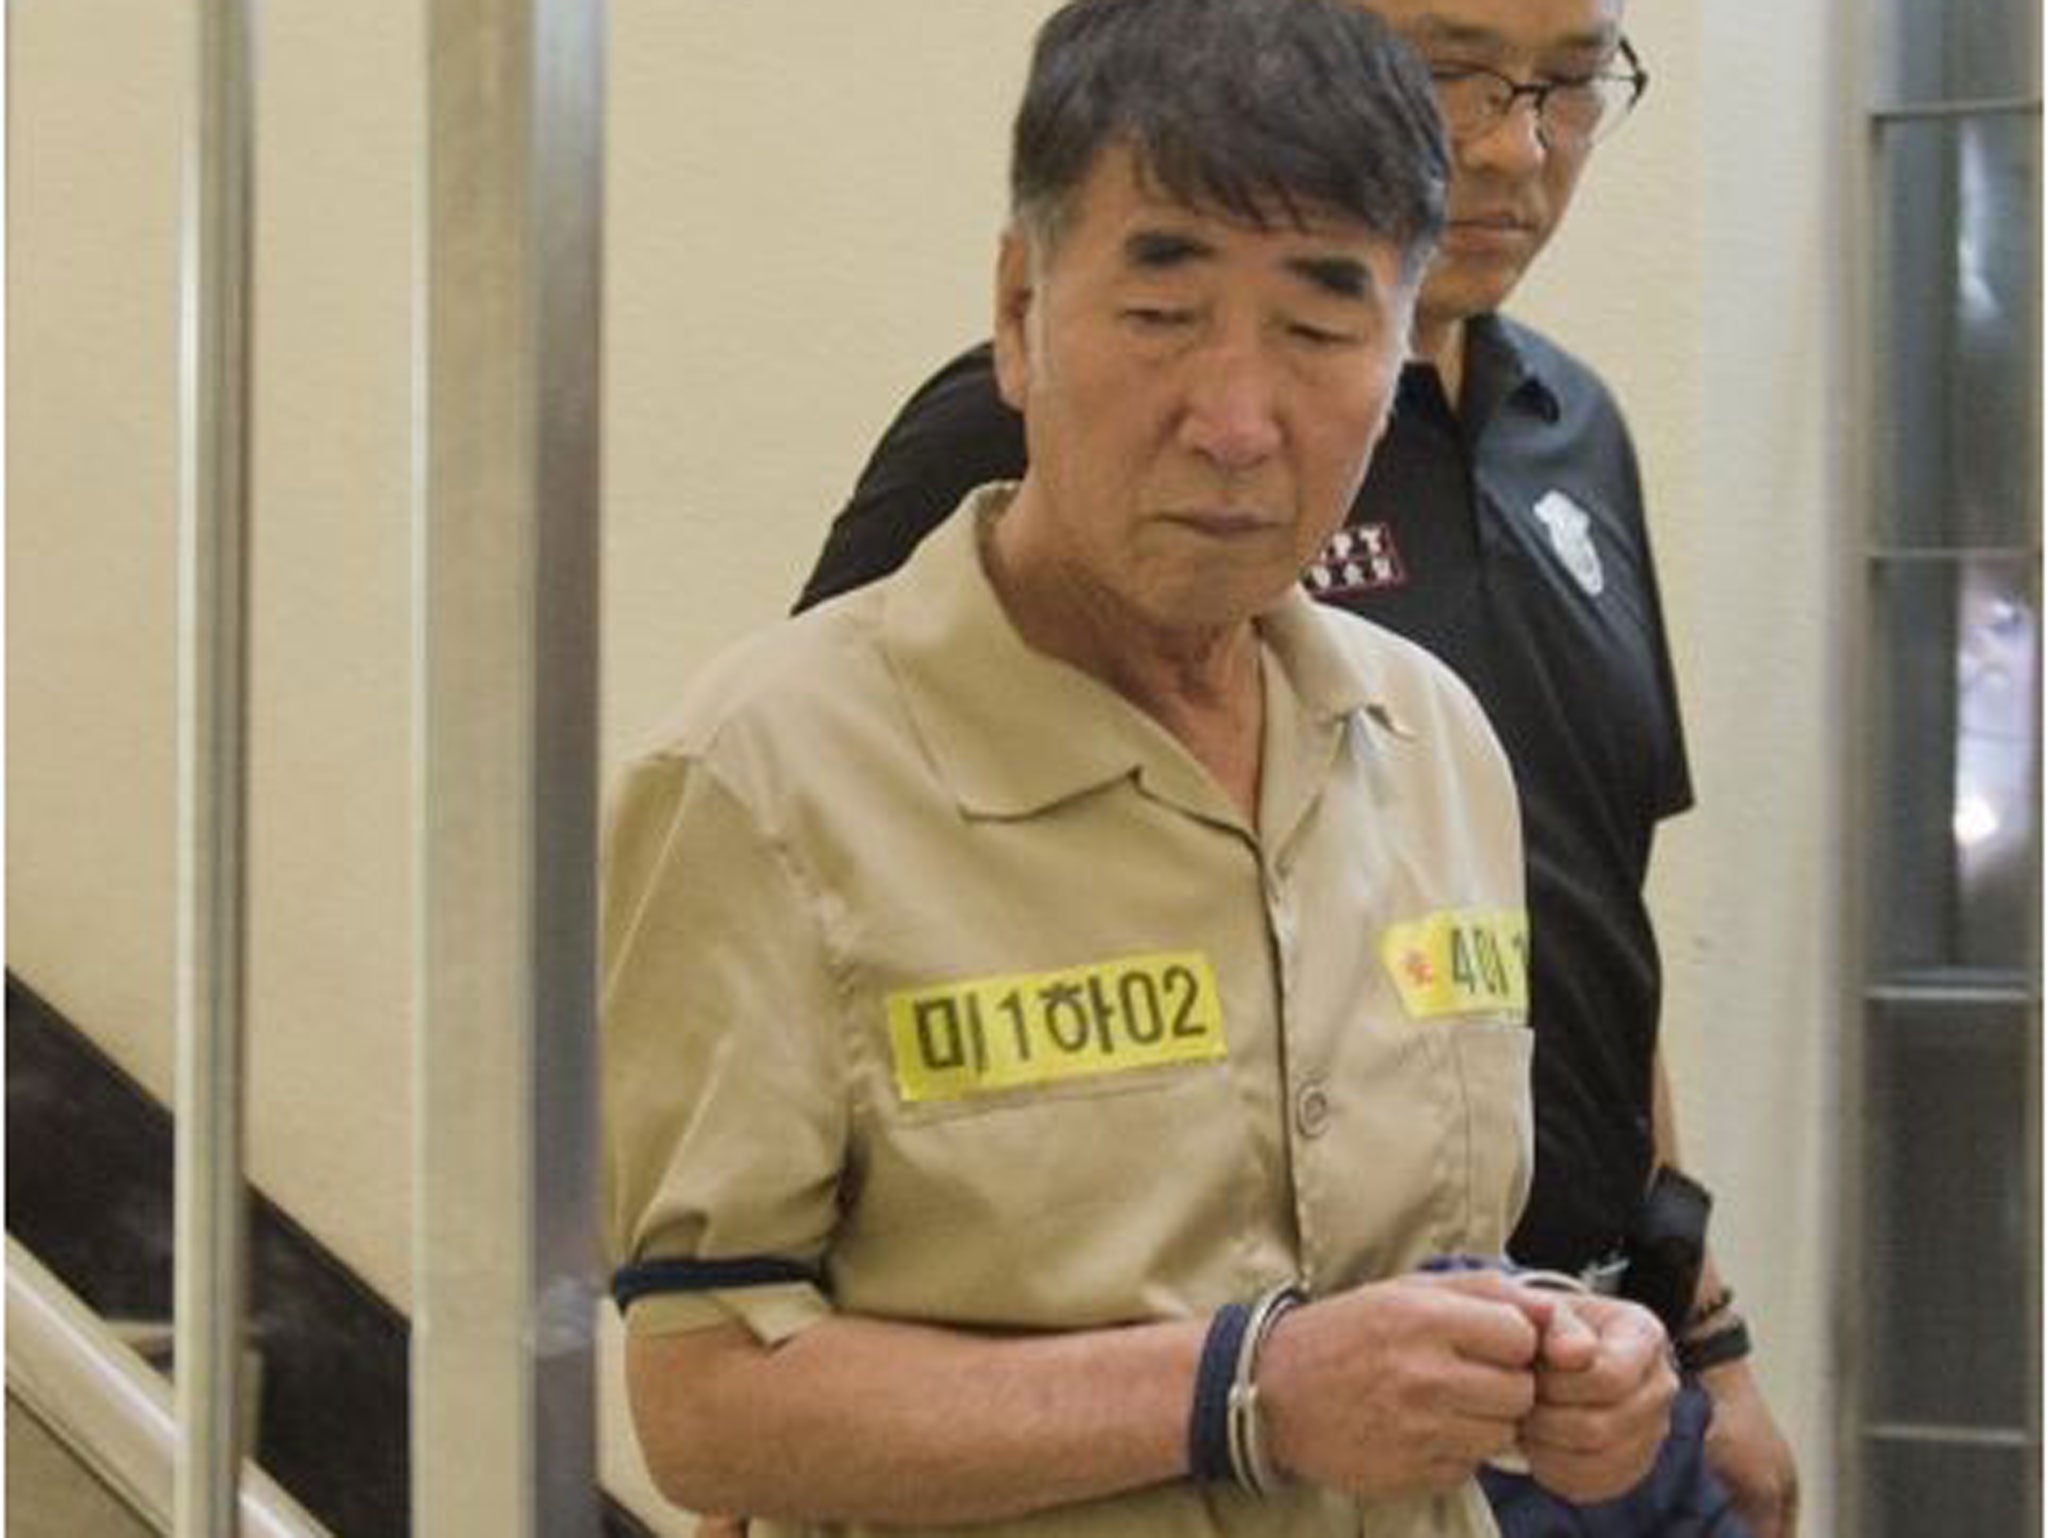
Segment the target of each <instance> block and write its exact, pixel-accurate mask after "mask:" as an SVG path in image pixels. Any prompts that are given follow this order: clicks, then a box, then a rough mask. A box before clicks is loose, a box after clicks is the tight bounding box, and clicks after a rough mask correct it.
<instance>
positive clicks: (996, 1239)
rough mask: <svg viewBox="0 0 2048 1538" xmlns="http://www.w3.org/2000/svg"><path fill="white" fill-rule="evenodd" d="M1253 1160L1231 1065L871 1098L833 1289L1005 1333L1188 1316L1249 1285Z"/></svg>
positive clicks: (884, 1306)
mask: <svg viewBox="0 0 2048 1538" xmlns="http://www.w3.org/2000/svg"><path fill="white" fill-rule="evenodd" d="M1253 1168H1254V1161H1253V1159H1252V1157H1251V1154H1250V1150H1249V1146H1248V1143H1247V1136H1246V1129H1245V1125H1244V1118H1243V1116H1242V1114H1241V1112H1240V1110H1239V1107H1238V1104H1237V1101H1236V1097H1235V1092H1234V1090H1233V1087H1232V1085H1231V1082H1230V1075H1229V1072H1228V1065H1227V1063H1225V1062H1223V1061H1204V1062H1193V1063H1187V1064H1177V1065H1163V1066H1158V1067H1151V1068H1145V1069H1139V1070H1132V1071H1129V1072H1125V1073H1118V1074H1114V1075H1106V1076H1102V1077H1098V1078H1089V1079H1080V1080H1075V1081H1069V1082H1053V1083H1046V1084H1041V1085H1036V1086H1032V1087H1029V1088H1022V1089H1016V1090H1009V1091H1005V1092H1003V1093H1001V1094H1000V1095H990V1096H976V1097H971V1098H967V1099H962V1100H958V1101H950V1102H944V1103H940V1104H935V1105H915V1104H913V1105H903V1104H900V1103H899V1104H892V1105H889V1106H886V1107H881V1108H877V1110H876V1112H875V1113H874V1115H873V1117H872V1119H871V1120H869V1121H868V1123H867V1125H865V1126H864V1128H863V1129H862V1132H861V1134H860V1148H859V1151H858V1154H857V1169H858V1177H857V1180H856V1181H855V1183H854V1185H853V1187H852V1189H851V1190H850V1191H849V1193H848V1201H847V1205H846V1209H845V1213H844V1220H843V1222H842V1224H841V1226H840V1228H839V1231H838V1232H837V1233H836V1234H835V1236H834V1239H833V1242H832V1271H833V1277H834V1284H835V1291H836V1296H837V1298H838V1301H839V1303H840V1306H841V1307H844V1308H847V1309H850V1310H853V1311H856V1312H873V1313H879V1314H884V1315H889V1316H893V1317H903V1318H918V1319H926V1320H930V1321H933V1322H940V1323H949V1324H956V1325H966V1326H978V1327H985V1328H998V1329H1075V1328H1085V1327H1090V1326H1100V1325H1109V1324H1116V1323H1123V1322H1128V1321H1131V1320H1135V1319H1153V1318H1162V1317H1183V1316H1186V1315H1188V1314H1190V1313H1192V1312H1195V1311H1196V1310H1197V1309H1199V1308H1201V1307H1205V1306H1210V1305H1211V1304H1212V1303H1213V1302H1214V1301H1219V1300H1221V1299H1222V1298H1225V1297H1228V1296H1231V1295H1232V1294H1233V1293H1234V1292H1236V1291H1238V1290H1240V1289H1241V1287H1242V1284H1243V1283H1242V1262H1241V1256H1242V1248H1243V1245H1244V1242H1245V1240H1244V1236H1245V1229H1246V1221H1247V1217H1248V1214H1249V1211H1250V1209H1251V1206H1252V1203H1253V1200H1254V1195H1255V1183H1254V1179H1253Z"/></svg>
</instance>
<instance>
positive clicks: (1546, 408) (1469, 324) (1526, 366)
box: [1465, 315, 1562, 423]
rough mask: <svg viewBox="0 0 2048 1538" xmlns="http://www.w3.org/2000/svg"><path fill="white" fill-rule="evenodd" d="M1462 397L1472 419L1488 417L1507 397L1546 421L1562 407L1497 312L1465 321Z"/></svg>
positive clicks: (1525, 349)
mask: <svg viewBox="0 0 2048 1538" xmlns="http://www.w3.org/2000/svg"><path fill="white" fill-rule="evenodd" d="M1465 401H1466V403H1467V404H1469V406H1470V407H1471V408H1472V411H1471V414H1472V419H1473V421H1474V422H1475V423H1480V422H1485V421H1487V420H1489V419H1490V418H1491V417H1492V416H1493V414H1494V412H1495V411H1497V410H1498V409H1499V408H1500V407H1501V406H1502V405H1503V404H1505V403H1506V402H1509V401H1513V402H1515V403H1517V404H1526V405H1528V406H1529V407H1530V408H1531V409H1533V410H1534V411H1535V412H1536V414H1537V415H1538V416H1540V417H1542V418H1543V420H1544V421H1546V422H1555V421H1556V420H1557V419H1558V417H1559V415H1560V414H1561V411H1562V407H1561V406H1560V404H1559V402H1558V398H1557V392H1556V391H1555V390H1553V389H1552V388H1551V387H1550V384H1549V382H1548V381H1547V380H1545V379H1544V378H1543V376H1542V374H1540V373H1539V372H1538V371H1537V368H1536V365H1535V363H1534V362H1533V361H1532V360H1531V358H1530V355H1529V351H1528V349H1527V348H1525V347H1523V346H1522V344H1521V341H1520V340H1519V339H1518V338H1517V337H1516V336H1515V333H1514V330H1513V329H1512V328H1511V327H1510V326H1509V325H1508V323H1507V322H1506V321H1504V320H1502V319H1501V317H1500V316H1498V315H1475V316H1473V317H1472V318H1471V319H1470V320H1468V321H1466V322H1465Z"/></svg>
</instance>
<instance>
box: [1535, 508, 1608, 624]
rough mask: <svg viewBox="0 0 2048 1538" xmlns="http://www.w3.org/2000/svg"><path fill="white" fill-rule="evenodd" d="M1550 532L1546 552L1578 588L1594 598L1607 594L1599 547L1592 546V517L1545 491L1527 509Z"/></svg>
mask: <svg viewBox="0 0 2048 1538" xmlns="http://www.w3.org/2000/svg"><path fill="white" fill-rule="evenodd" d="M1531 511H1532V512H1534V513H1535V514H1536V516H1537V518H1539V519H1540V520H1542V522H1543V525H1544V527H1546V528H1548V529H1549V530H1550V548H1551V549H1552V550H1554V551H1556V552H1557V558H1558V559H1559V560H1560V561H1562V562H1564V569H1565V570H1566V571H1568V572H1570V573H1571V574H1572V576H1573V578H1574V579H1575V580H1576V581H1577V582H1578V584H1579V586H1580V587H1582V588H1584V589H1585V590H1586V591H1587V592H1588V593H1590V594H1591V595H1592V596H1593V597H1595V598H1598V597H1599V596H1600V595H1601V594H1602V593H1604V592H1605V591H1607V573H1606V571H1605V570H1604V569H1603V568H1602V567H1601V565H1600V547H1599V546H1598V545H1595V544H1594V543H1593V515H1592V514H1591V513H1588V512H1587V511H1586V510H1585V509H1584V508H1583V507H1581V506H1579V504H1578V503H1576V502H1574V501H1573V500H1572V499H1571V498H1570V497H1568V496H1566V495H1565V494H1564V493H1563V492H1561V491H1546V492H1544V493H1543V495H1542V496H1541V497H1539V498H1537V501H1536V506H1535V507H1534V508H1532V509H1531Z"/></svg>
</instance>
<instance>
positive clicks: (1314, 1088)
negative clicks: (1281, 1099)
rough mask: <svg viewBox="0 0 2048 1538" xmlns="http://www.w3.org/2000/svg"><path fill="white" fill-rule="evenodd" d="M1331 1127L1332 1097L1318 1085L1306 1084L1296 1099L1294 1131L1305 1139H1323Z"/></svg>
mask: <svg viewBox="0 0 2048 1538" xmlns="http://www.w3.org/2000/svg"><path fill="white" fill-rule="evenodd" d="M1329 1125H1330V1097H1329V1095H1328V1094H1327V1093H1326V1092H1325V1091H1324V1089H1323V1086H1322V1085H1320V1084H1317V1083H1313V1082H1311V1083H1308V1084H1304V1085H1303V1086H1302V1087H1301V1090H1300V1092H1299V1093H1297V1094H1296V1095H1295V1097H1294V1129H1295V1131H1297V1132H1299V1133H1300V1134H1301V1135H1302V1136H1303V1137H1308V1138H1315V1137H1321V1136H1322V1135H1323V1133H1324V1132H1325V1131H1327V1130H1328V1129H1329Z"/></svg>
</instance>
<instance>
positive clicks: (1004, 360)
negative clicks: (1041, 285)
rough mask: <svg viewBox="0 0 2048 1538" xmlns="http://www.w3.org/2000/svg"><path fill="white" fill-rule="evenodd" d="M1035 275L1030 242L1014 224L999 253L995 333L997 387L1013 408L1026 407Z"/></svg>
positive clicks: (1005, 234)
mask: <svg viewBox="0 0 2048 1538" xmlns="http://www.w3.org/2000/svg"><path fill="white" fill-rule="evenodd" d="M1033 276H1034V274H1033V271H1032V261H1031V248H1030V243H1029V242H1028V241H1026V240H1025V238H1024V235H1023V233H1022V232H1021V231H1020V230H1018V229H1017V228H1016V227H1015V226H1014V225H1013V226H1011V227H1010V228H1009V229H1007V230H1005V231H1004V232H1003V244H1002V248H1001V250H1000V251H998V252H997V254H996V334H995V352H996V387H997V389H999V390H1000V391H1001V392H1002V396H1003V400H1004V402H1005V404H1007V405H1008V406H1009V407H1010V409H1011V410H1012V411H1022V410H1023V409H1024V397H1025V396H1026V395H1027V394H1028V393H1029V388H1028V387H1029V385H1030V383H1031V361H1032V360H1031V306H1032V304H1033V302H1034V301H1035V300H1036V299H1037V297H1038V295H1037V291H1036V289H1035V288H1034V287H1033V282H1032V280H1033Z"/></svg>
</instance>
